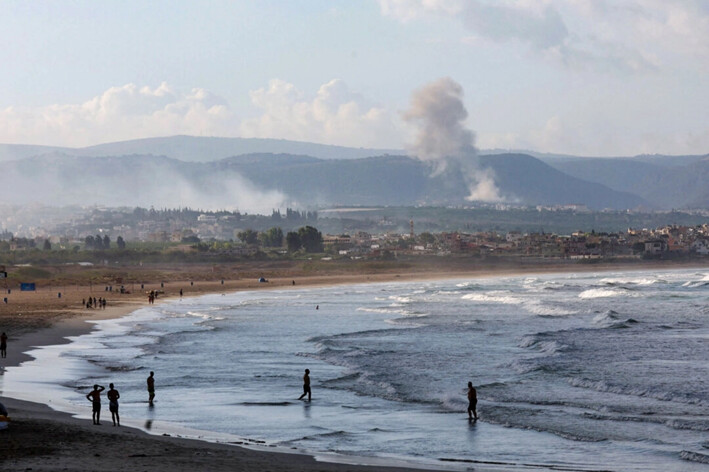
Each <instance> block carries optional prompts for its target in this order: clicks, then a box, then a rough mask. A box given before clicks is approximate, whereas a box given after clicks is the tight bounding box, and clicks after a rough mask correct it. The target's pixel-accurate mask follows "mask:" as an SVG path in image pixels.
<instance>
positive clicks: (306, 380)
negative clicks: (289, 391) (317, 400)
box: [298, 369, 310, 401]
mask: <svg viewBox="0 0 709 472" xmlns="http://www.w3.org/2000/svg"><path fill="white" fill-rule="evenodd" d="M306 395H307V396H308V401H310V370H309V369H305V375H304V376H303V394H302V395H301V396H300V397H299V398H298V400H302V399H303V397H304V396H306Z"/></svg>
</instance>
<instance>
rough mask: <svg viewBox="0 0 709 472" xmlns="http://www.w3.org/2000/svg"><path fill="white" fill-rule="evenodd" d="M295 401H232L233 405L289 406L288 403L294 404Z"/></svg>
mask: <svg viewBox="0 0 709 472" xmlns="http://www.w3.org/2000/svg"><path fill="white" fill-rule="evenodd" d="M294 404H295V403H293V402H287V401H284V402H239V403H232V405H235V406H237V405H238V406H288V405H294Z"/></svg>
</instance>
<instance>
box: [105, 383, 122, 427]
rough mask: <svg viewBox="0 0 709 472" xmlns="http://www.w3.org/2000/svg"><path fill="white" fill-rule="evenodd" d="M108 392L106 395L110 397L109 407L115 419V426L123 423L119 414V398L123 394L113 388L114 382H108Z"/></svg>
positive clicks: (112, 417)
mask: <svg viewBox="0 0 709 472" xmlns="http://www.w3.org/2000/svg"><path fill="white" fill-rule="evenodd" d="M108 388H109V390H108V392H106V396H107V397H108V409H109V410H110V411H111V419H112V420H113V426H120V425H121V418H120V416H118V399H119V398H121V394H120V393H118V390H116V389H114V388H113V384H108Z"/></svg>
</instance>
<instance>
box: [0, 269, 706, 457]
mask: <svg viewBox="0 0 709 472" xmlns="http://www.w3.org/2000/svg"><path fill="white" fill-rule="evenodd" d="M697 265H698V266H700V267H706V265H701V264H697ZM663 267H666V266H664V265H663ZM648 268H649V266H648V265H645V264H641V265H637V264H634V265H632V266H630V267H626V266H619V265H610V266H600V265H580V266H574V267H570V266H568V265H560V266H548V267H537V268H534V267H524V268H499V269H498V270H493V269H481V270H475V271H445V270H428V271H409V272H406V271H401V272H399V271H397V272H387V273H374V272H372V273H360V274H322V275H320V274H318V275H308V276H304V275H302V274H298V275H297V276H296V275H294V274H287V276H280V277H270V275H271V274H270V273H265V277H266V278H267V280H268V282H259V281H258V278H255V277H249V278H242V279H236V280H234V279H227V278H220V277H219V276H218V278H216V279H214V280H198V281H194V280H168V281H164V282H154V283H143V287H142V288H141V287H140V284H136V283H132V284H124V288H125V289H126V290H125V291H129V292H130V293H123V294H121V293H120V292H119V291H118V290H117V286H116V285H115V284H114V285H113V290H112V291H108V290H106V287H109V286H108V285H105V284H101V285H98V284H91V285H88V286H87V285H83V284H75V285H45V286H40V287H38V290H37V291H35V292H19V291H15V290H12V292H11V293H10V294H8V295H4V296H7V297H8V303H6V304H5V303H3V304H1V305H0V331H2V332H6V333H7V335H8V338H9V340H8V354H7V358H6V359H2V360H0V366H2V367H9V366H17V365H20V364H21V363H22V362H24V361H26V360H29V359H30V358H29V356H27V355H26V354H24V352H26V351H28V350H30V349H31V348H32V347H34V346H43V345H51V344H59V343H62V342H67V341H66V339H65V338H66V337H67V336H74V335H78V334H81V333H86V332H88V331H90V330H91V329H92V325H91V324H90V323H88V322H87V321H88V320H97V319H108V318H116V317H120V316H123V315H126V314H128V313H130V312H132V311H133V310H135V309H137V308H139V307H141V306H144V305H145V304H147V296H146V292H147V291H149V290H159V291H161V292H162V293H161V294H160V295H159V298H158V303H159V302H160V301H161V300H166V299H170V298H173V299H174V298H176V297H179V296H180V290H182V292H183V295H182V296H183V297H191V296H198V295H200V294H207V293H226V292H233V291H238V290H267V289H273V288H294V289H298V288H301V287H313V286H323V285H335V284H353V283H373V282H386V281H410V280H422V279H440V278H462V277H484V276H491V275H515V274H520V273H535V272H550V271H569V270H574V271H576V270H578V271H587V270H591V271H599V272H600V271H604V270H632V269H648ZM59 293H61V297H60V296H59ZM88 297H92V298H93V297H96V298H100V297H105V298H106V300H107V308H106V309H105V310H102V309H93V308H91V309H87V308H85V307H84V306H83V305H82V301H83V300H86V299H88ZM0 401H2V403H3V404H5V406H6V407H7V408H8V410H9V411H10V416H11V418H12V423H11V427H10V428H9V429H8V430H4V431H0V467H1V468H2V470H33V471H37V470H47V471H49V470H70V471H89V470H98V469H105V470H131V471H133V470H156V471H162V470H165V471H168V470H170V471H174V470H214V471H221V470H272V471H286V470H293V471H298V470H321V471H345V470H353V471H354V470H379V469H382V468H383V466H384V464H382V465H374V466H369V467H366V466H355V465H349V464H335V463H330V462H317V461H315V459H314V458H312V457H310V456H307V455H299V454H282V453H275V452H263V451H256V450H250V449H246V448H242V447H237V446H234V445H225V444H212V443H207V442H202V441H196V440H189V439H183V438H176V437H160V436H155V435H150V434H148V433H146V432H144V431H141V430H138V429H133V428H128V427H121V428H113V427H112V426H111V425H110V417H109V418H108V421H107V419H106V418H104V423H103V425H102V426H94V425H92V424H91V423H89V422H88V420H83V419H76V418H72V417H71V416H70V415H68V414H65V413H61V412H57V411H54V410H52V409H50V408H49V407H47V406H45V405H41V404H35V403H29V402H24V401H20V400H17V399H12V398H7V397H0ZM106 413H107V412H106ZM388 465H391V464H388ZM471 465H472V464H471ZM480 466H482V467H486V465H485V464H475V469H476V470H481V469H480V468H479V467H480ZM488 466H490V467H494V470H501V469H500V468H499V467H500V466H499V465H497V466H493V465H488ZM502 467H503V468H504V466H502ZM442 468H444V467H442ZM388 470H404V469H396V468H390V469H389V468H388ZM419 470H420V469H419Z"/></svg>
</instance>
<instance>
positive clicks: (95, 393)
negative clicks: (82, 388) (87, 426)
mask: <svg viewBox="0 0 709 472" xmlns="http://www.w3.org/2000/svg"><path fill="white" fill-rule="evenodd" d="M104 390H106V387H102V386H101V385H94V389H93V390H92V391H90V392H89V393H88V394H86V399H87V400H89V401H90V402H91V403H92V405H93V410H92V414H91V418H92V419H93V420H94V424H101V423H100V422H99V420H100V419H101V392H103V391H104Z"/></svg>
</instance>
